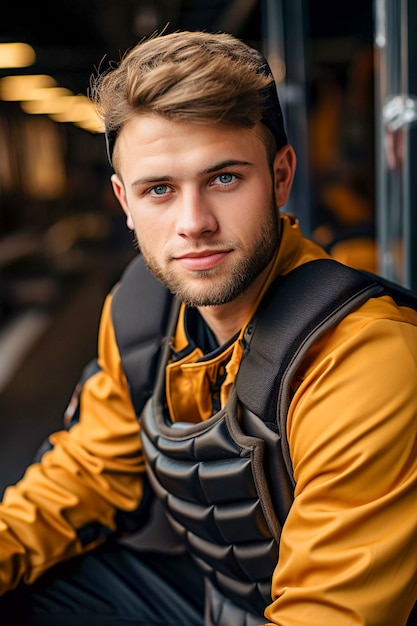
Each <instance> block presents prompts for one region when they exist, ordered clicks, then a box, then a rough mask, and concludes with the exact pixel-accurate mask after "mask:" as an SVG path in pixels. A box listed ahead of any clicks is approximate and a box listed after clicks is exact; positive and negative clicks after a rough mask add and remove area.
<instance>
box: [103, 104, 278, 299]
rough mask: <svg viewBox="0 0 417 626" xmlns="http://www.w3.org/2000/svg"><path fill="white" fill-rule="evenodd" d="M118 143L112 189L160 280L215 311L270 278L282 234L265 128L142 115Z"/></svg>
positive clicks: (122, 134) (121, 136) (178, 294)
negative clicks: (266, 275) (263, 138)
mask: <svg viewBox="0 0 417 626" xmlns="http://www.w3.org/2000/svg"><path fill="white" fill-rule="evenodd" d="M117 142H118V145H117V150H118V166H119V167H118V170H119V172H120V176H116V175H114V176H113V177H112V182H113V187H114V190H115V193H116V196H117V197H118V199H119V201H120V202H121V204H122V206H123V209H124V211H125V213H126V215H127V223H128V226H129V227H130V228H132V229H133V228H134V230H135V233H136V237H137V240H138V243H139V247H140V250H141V252H142V254H143V256H144V259H145V261H146V263H147V264H148V266H149V268H150V269H151V271H152V272H153V273H154V274H155V275H156V276H157V278H159V280H161V282H162V283H164V284H165V285H166V286H167V287H168V288H169V289H170V290H171V291H172V292H173V293H175V294H176V295H177V296H178V297H179V298H180V299H181V300H183V301H185V302H187V303H188V304H189V305H191V306H217V305H222V304H225V303H228V302H231V301H233V300H235V299H236V298H237V297H238V296H239V295H241V294H242V293H244V292H245V291H247V290H248V289H251V288H253V285H254V284H256V282H257V281H259V280H260V279H261V278H262V281H263V280H264V278H263V274H264V273H265V272H266V271H267V268H268V265H269V264H270V262H271V261H272V259H273V257H274V254H275V252H276V250H277V247H278V240H279V232H278V218H277V209H276V205H275V198H274V188H273V181H272V175H271V171H270V167H269V166H268V160H267V154H266V149H265V146H264V144H263V143H262V141H261V138H260V133H259V131H258V130H257V129H255V128H254V129H241V128H235V127H226V126H221V125H207V126H206V125H199V124H188V123H178V122H173V121H168V120H165V119H163V118H161V117H157V116H149V117H147V116H138V117H136V118H133V119H131V120H130V121H129V122H128V123H126V125H125V126H124V127H123V129H122V131H121V132H120V136H119V137H118V139H117Z"/></svg>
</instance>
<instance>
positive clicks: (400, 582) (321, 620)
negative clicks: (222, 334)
mask: <svg viewBox="0 0 417 626" xmlns="http://www.w3.org/2000/svg"><path fill="white" fill-rule="evenodd" d="M416 389H417V315H416V313H415V312H412V311H409V310H405V311H404V312H403V313H400V312H399V311H398V309H397V308H396V307H395V306H394V305H392V304H391V303H390V301H389V299H388V298H380V299H378V300H373V301H372V300H371V301H369V302H368V303H367V304H366V305H364V307H362V308H361V309H359V310H358V311H357V312H356V313H354V314H353V315H351V316H349V317H348V318H346V319H345V320H344V321H343V322H342V323H341V324H340V325H339V326H338V328H337V329H335V330H334V331H330V332H328V333H327V334H326V336H325V338H324V339H323V340H322V341H321V342H320V344H319V345H317V346H316V347H315V348H314V349H313V351H312V352H311V354H310V355H309V358H307V360H306V362H305V364H303V369H302V371H300V372H299V376H298V377H297V381H296V389H295V395H294V398H293V400H292V404H291V408H290V412H289V415H288V422H287V432H288V440H289V445H290V450H291V456H292V460H293V466H294V475H295V479H296V491H295V499H294V504H293V506H292V508H291V510H290V513H289V516H288V518H287V521H286V523H285V525H284V528H283V531H282V538H281V543H280V556H279V563H278V565H277V567H276V570H275V572H274V575H273V581H272V604H271V605H270V606H269V607H268V609H267V611H266V616H267V619H268V620H270V623H271V624H279V625H280V626H299V625H300V624H308V625H309V626H323V625H324V624H337V626H371V625H376V624H378V625H379V626H392V625H393V624H396V626H404V625H405V624H406V622H407V617H408V615H409V613H410V611H411V608H412V606H413V604H414V602H415V600H416V598H417V590H416V581H417V579H416V563H417V541H416V537H417V453H416V449H417V441H416V427H417V402H416Z"/></svg>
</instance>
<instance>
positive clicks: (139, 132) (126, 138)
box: [114, 115, 265, 174]
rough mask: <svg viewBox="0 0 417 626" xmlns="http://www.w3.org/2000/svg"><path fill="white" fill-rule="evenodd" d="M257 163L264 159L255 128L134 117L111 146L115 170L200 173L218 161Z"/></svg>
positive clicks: (261, 145) (257, 130) (142, 116)
mask: <svg viewBox="0 0 417 626" xmlns="http://www.w3.org/2000/svg"><path fill="white" fill-rule="evenodd" d="M219 156H220V157H222V158H223V157H224V158H230V159H233V158H236V159H242V158H245V159H248V158H251V159H254V160H258V159H259V158H262V156H265V146H264V141H263V139H262V133H261V131H260V129H259V128H258V126H255V127H254V128H250V129H247V128H240V127H237V126H230V125H223V124H198V123H195V122H193V123H189V122H178V121H173V120H167V119H165V118H163V117H160V116H144V115H140V116H136V117H134V118H132V119H130V120H129V121H128V122H126V124H125V125H124V126H123V128H122V129H121V131H120V133H119V136H118V138H117V141H116V145H115V152H114V157H115V161H116V164H117V168H118V169H120V171H121V173H122V174H124V173H126V172H128V171H130V170H131V169H132V168H134V169H140V168H144V167H146V168H158V167H168V166H169V167H180V166H181V165H183V166H184V167H189V168H196V169H201V168H204V167H207V166H209V165H210V161H211V160H212V159H216V160H218V157H219Z"/></svg>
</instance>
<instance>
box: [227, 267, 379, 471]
mask: <svg viewBox="0 0 417 626" xmlns="http://www.w3.org/2000/svg"><path fill="white" fill-rule="evenodd" d="M383 293H384V288H383V287H382V286H381V285H379V284H378V282H377V281H376V278H375V277H374V276H372V275H368V274H365V273H363V272H360V271H357V270H354V269H352V268H349V267H347V266H345V265H342V264H340V263H338V262H336V261H333V260H331V259H319V260H316V261H312V262H309V263H306V264H304V265H301V266H299V267H297V268H296V269H294V270H293V271H291V272H290V273H289V274H287V275H286V276H283V277H279V278H278V279H277V280H276V281H275V282H274V284H273V286H272V287H271V289H270V290H269V294H267V297H266V298H265V299H264V301H263V303H262V307H261V308H260V309H259V312H258V314H257V315H256V316H255V318H254V320H253V323H252V324H250V325H249V326H248V328H247V329H246V333H245V337H244V344H245V345H244V353H243V358H242V363H241V366H240V369H239V374H238V377H237V380H236V385H237V393H238V397H239V399H240V400H241V402H243V404H244V405H245V406H246V407H247V408H248V409H249V410H250V411H252V412H253V413H255V414H256V415H257V416H258V417H260V418H261V419H262V420H263V421H264V422H266V423H267V424H268V425H269V426H270V427H271V428H273V429H275V430H276V429H277V428H278V431H279V433H280V435H281V443H282V450H283V455H284V459H285V463H286V466H287V471H288V473H289V476H290V477H291V480H292V482H293V483H294V479H293V470H292V463H291V457H290V453H289V446H288V441H287V438H286V419H287V412H288V408H289V404H290V384H291V380H292V378H293V376H294V375H295V373H296V371H297V369H298V367H299V366H300V364H301V362H302V360H303V358H304V356H305V355H306V353H307V351H308V350H309V349H310V348H311V347H312V345H313V344H314V343H315V342H316V341H317V340H318V339H319V337H321V336H322V335H323V334H324V333H325V332H326V331H327V330H328V329H329V328H332V327H333V326H335V325H336V324H337V323H338V322H340V321H341V320H342V319H343V318H344V317H345V316H346V315H347V314H348V313H350V312H351V311H353V310H355V309H357V308H358V307H359V306H361V304H363V303H364V302H366V300H368V299H369V298H371V297H375V296H380V295H382V294H383ZM249 356H250V358H249Z"/></svg>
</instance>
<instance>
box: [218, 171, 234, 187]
mask: <svg viewBox="0 0 417 626" xmlns="http://www.w3.org/2000/svg"><path fill="white" fill-rule="evenodd" d="M234 178H235V176H234V174H227V173H226V174H219V176H218V179H219V182H220V183H221V184H222V185H228V184H230V183H231V182H233V180H234Z"/></svg>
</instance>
